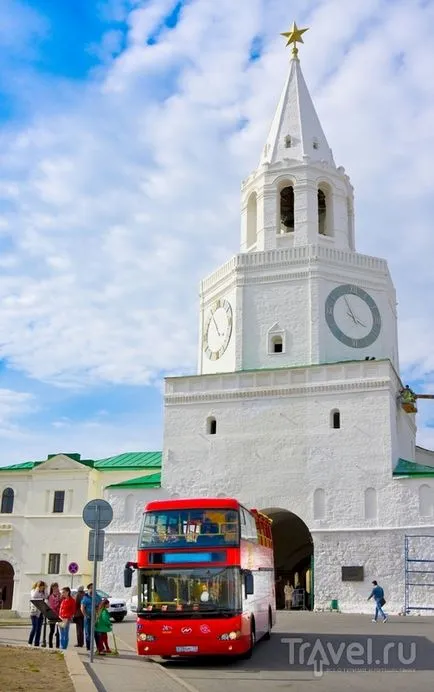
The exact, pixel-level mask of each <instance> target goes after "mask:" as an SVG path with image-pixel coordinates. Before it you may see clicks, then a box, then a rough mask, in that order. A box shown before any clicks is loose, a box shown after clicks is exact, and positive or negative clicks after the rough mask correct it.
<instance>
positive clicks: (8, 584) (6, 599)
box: [0, 560, 15, 610]
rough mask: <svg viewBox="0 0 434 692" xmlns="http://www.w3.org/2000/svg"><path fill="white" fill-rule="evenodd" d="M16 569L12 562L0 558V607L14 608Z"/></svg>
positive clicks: (5, 608) (3, 608)
mask: <svg viewBox="0 0 434 692" xmlns="http://www.w3.org/2000/svg"><path fill="white" fill-rule="evenodd" d="M14 577H15V571H14V568H13V567H12V565H11V564H10V562H6V561H5V560H0V608H1V609H2V610H12V601H13V596H14Z"/></svg>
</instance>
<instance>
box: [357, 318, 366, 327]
mask: <svg viewBox="0 0 434 692" xmlns="http://www.w3.org/2000/svg"><path fill="white" fill-rule="evenodd" d="M356 324H360V326H361V327H366V324H363V322H360V320H358V319H357V318H356Z"/></svg>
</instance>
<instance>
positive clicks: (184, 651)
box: [176, 646, 199, 654]
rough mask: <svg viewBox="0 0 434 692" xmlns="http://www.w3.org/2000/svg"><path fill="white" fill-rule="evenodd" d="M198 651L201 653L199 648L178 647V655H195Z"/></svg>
mask: <svg viewBox="0 0 434 692" xmlns="http://www.w3.org/2000/svg"><path fill="white" fill-rule="evenodd" d="M196 651H199V647H198V646H177V647H176V653H178V654H187V653H189V654H194V653H196Z"/></svg>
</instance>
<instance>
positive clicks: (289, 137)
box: [285, 135, 292, 149]
mask: <svg viewBox="0 0 434 692" xmlns="http://www.w3.org/2000/svg"><path fill="white" fill-rule="evenodd" d="M291 144H292V141H291V135H286V137H285V147H286V148H287V149H289V148H290V146H291Z"/></svg>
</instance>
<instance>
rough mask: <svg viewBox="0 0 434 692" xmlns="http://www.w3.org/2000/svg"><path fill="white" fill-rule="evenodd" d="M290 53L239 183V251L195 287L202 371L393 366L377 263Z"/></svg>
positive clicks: (389, 315)
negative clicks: (261, 136) (361, 242)
mask: <svg viewBox="0 0 434 692" xmlns="http://www.w3.org/2000/svg"><path fill="white" fill-rule="evenodd" d="M296 31H298V33H299V35H298V36H297V37H296V39H295V40H302V39H301V33H302V32H301V33H300V31H299V30H296ZM288 36H289V34H288ZM291 40H292V41H293V40H294V37H293V36H292V39H291ZM294 45H295V44H294ZM297 53H298V51H297V48H296V47H294V48H293V51H292V59H291V65H290V70H289V74H288V78H287V80H286V83H285V86H284V88H283V92H282V95H281V98H280V101H279V104H278V107H277V110H276V114H275V116H274V119H273V122H272V125H271V128H270V131H269V135H268V138H267V141H266V144H265V147H264V149H263V152H262V155H261V157H260V161H259V165H258V167H257V169H256V170H255V171H254V172H253V173H252V174H251V175H250V176H249V177H248V178H247V179H246V180H245V181H244V182H243V184H242V209H241V247H240V250H241V252H240V254H238V255H236V256H235V257H233V258H232V259H231V260H230V261H229V262H228V263H227V264H225V265H224V266H222V267H220V268H219V269H218V270H217V271H216V272H214V273H213V274H212V275H211V276H210V277H208V278H207V279H205V280H204V281H203V282H202V284H201V315H200V345H199V373H200V374H207V373H217V372H234V371H241V370H251V369H256V368H274V367H289V366H296V365H310V364H321V363H333V362H340V361H348V360H363V359H365V358H376V359H380V358H382V359H383V358H386V359H390V360H391V362H392V363H393V365H394V367H395V369H396V370H397V369H398V348H397V326H396V321H397V318H396V298H395V291H394V288H393V285H392V282H391V279H390V276H389V271H388V268H387V264H386V262H385V261H384V260H382V259H377V258H373V257H367V256H365V255H361V254H359V253H357V252H356V251H355V235H354V198H353V188H352V186H351V183H350V179H349V177H348V175H346V173H345V170H344V168H343V167H342V166H340V167H336V165H335V162H334V159H333V154H332V151H331V149H330V147H329V145H328V142H327V139H326V137H325V134H324V132H323V129H322V127H321V124H320V122H319V119H318V116H317V114H316V111H315V108H314V105H313V103H312V99H311V97H310V95H309V92H308V89H307V86H306V83H305V81H304V77H303V74H302V71H301V67H300V62H299V59H298V55H297Z"/></svg>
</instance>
